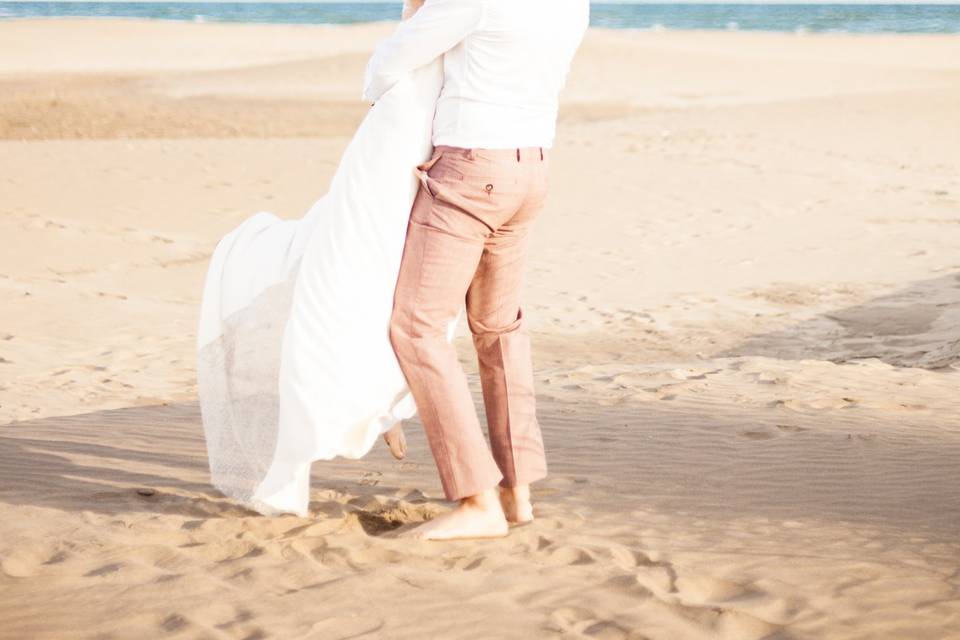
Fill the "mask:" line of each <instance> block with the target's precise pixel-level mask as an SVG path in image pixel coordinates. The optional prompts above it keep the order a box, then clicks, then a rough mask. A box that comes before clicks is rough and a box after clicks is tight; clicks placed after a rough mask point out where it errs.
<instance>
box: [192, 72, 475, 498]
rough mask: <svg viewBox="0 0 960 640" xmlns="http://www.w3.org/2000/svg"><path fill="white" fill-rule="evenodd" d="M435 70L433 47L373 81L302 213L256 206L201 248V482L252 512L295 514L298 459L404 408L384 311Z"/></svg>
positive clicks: (438, 79) (350, 450) (354, 443)
mask: <svg viewBox="0 0 960 640" xmlns="http://www.w3.org/2000/svg"><path fill="white" fill-rule="evenodd" d="M442 80H443V73H442V62H441V60H440V59H437V60H435V61H433V62H431V63H429V64H427V65H426V66H423V67H421V68H419V69H417V70H415V71H413V72H412V73H410V74H408V75H407V77H405V78H404V79H403V80H401V81H400V82H398V83H397V84H396V85H394V86H393V87H392V88H391V89H390V90H389V91H387V92H386V93H385V94H384V95H383V96H382V97H381V98H380V99H379V100H378V101H377V103H376V104H375V105H374V106H373V107H372V108H371V109H370V111H369V113H368V114H367V116H366V118H365V119H364V120H363V122H362V123H361V125H360V127H359V129H358V130H357V132H356V134H355V135H354V137H353V139H352V140H351V141H350V144H349V145H348V147H347V149H346V151H345V152H344V154H343V157H342V158H341V160H340V164H339V166H338V168H337V171H336V173H335V175H334V177H333V180H332V181H331V184H330V188H329V191H328V192H327V194H326V195H324V196H323V197H322V198H320V199H319V200H317V201H316V202H315V203H314V205H313V206H312V207H311V208H310V210H309V211H308V212H307V213H306V215H304V216H303V217H302V218H300V219H296V220H281V219H279V218H278V217H277V216H275V215H273V214H272V213H269V212H259V213H257V214H255V215H253V216H252V217H250V218H249V219H247V220H246V221H244V222H243V223H242V224H241V225H240V226H239V227H237V228H236V229H234V230H233V231H231V232H230V233H228V234H227V235H226V236H225V237H223V239H221V240H220V242H219V243H218V244H217V246H216V248H215V250H214V252H213V255H212V257H211V260H210V265H209V268H208V271H207V275H206V282H205V285H204V291H203V300H202V303H201V310H200V320H199V326H198V336H197V349H198V384H199V395H200V408H201V414H202V418H203V428H204V435H205V438H206V444H207V453H208V459H209V464H210V474H211V482H212V484H213V485H214V486H215V487H216V488H217V489H219V490H220V491H222V492H223V493H224V494H225V495H226V496H228V497H230V498H232V499H234V500H236V501H238V502H240V503H242V504H244V505H246V506H247V507H249V508H251V509H253V510H255V511H258V512H260V513H262V514H265V515H275V514H280V513H295V514H298V515H301V516H303V515H306V514H307V513H308V504H309V494H310V471H311V463H312V462H314V461H316V460H325V459H332V458H334V457H336V456H342V457H345V458H360V457H362V456H364V455H365V454H366V453H368V452H369V450H370V449H371V448H372V446H373V445H374V443H375V442H376V440H377V438H378V436H380V435H381V434H382V433H384V432H385V431H387V430H389V429H390V428H391V427H392V426H393V425H395V424H396V423H397V421H399V420H401V419H403V418H408V417H411V416H413V415H414V413H415V412H416V406H415V404H414V402H413V399H412V397H411V395H410V393H409V390H408V388H407V385H406V381H405V379H404V376H403V374H402V372H401V370H400V368H399V366H398V364H397V359H396V356H395V354H394V351H393V348H392V346H391V344H390V339H389V322H390V315H391V309H392V304H393V296H394V288H395V286H396V281H397V274H398V271H399V266H400V259H401V255H402V252H403V245H404V239H405V234H406V228H407V221H408V218H409V215H410V209H411V206H412V203H413V200H414V196H415V195H416V191H417V185H418V182H417V178H416V175H415V168H416V167H417V165H418V164H420V163H422V162H423V161H424V160H425V159H426V158H428V157H429V156H430V154H431V150H432V147H431V144H430V138H431V122H432V119H433V115H434V110H435V108H436V101H437V97H438V95H439V92H440V87H441V84H442ZM318 117H321V116H320V115H319V114H318ZM458 319H459V314H458V315H457V317H456V318H453V319H451V321H450V324H449V326H448V330H447V339H448V340H451V339H452V337H453V332H454V329H455V325H456V322H457V320H458Z"/></svg>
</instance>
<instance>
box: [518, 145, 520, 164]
mask: <svg viewBox="0 0 960 640" xmlns="http://www.w3.org/2000/svg"><path fill="white" fill-rule="evenodd" d="M517 162H520V147H517Z"/></svg>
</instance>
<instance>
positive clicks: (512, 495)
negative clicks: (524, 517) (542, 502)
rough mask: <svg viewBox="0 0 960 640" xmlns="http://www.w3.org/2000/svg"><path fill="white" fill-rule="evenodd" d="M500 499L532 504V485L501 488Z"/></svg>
mask: <svg viewBox="0 0 960 640" xmlns="http://www.w3.org/2000/svg"><path fill="white" fill-rule="evenodd" d="M500 497H501V498H509V499H510V500H513V501H514V502H530V485H528V484H518V485H516V486H513V487H504V486H501V487H500Z"/></svg>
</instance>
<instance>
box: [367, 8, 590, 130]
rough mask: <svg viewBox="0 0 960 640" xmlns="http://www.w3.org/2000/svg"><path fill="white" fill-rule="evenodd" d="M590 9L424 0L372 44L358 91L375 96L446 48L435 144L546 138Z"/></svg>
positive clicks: (434, 122) (438, 102) (372, 99)
mask: <svg viewBox="0 0 960 640" xmlns="http://www.w3.org/2000/svg"><path fill="white" fill-rule="evenodd" d="M589 16H590V3H589V0H426V2H425V3H424V5H423V6H422V7H420V9H419V10H418V11H417V13H416V14H414V15H413V16H412V17H411V18H409V19H407V20H404V21H403V22H401V23H400V25H399V26H398V27H397V29H396V31H395V32H394V34H393V35H392V36H390V37H389V38H387V39H386V40H384V41H382V42H381V43H380V44H378V45H377V47H376V49H375V51H374V53H373V56H372V57H371V58H370V62H369V63H368V64H367V70H366V76H365V79H364V89H363V97H364V99H366V100H369V101H376V100H377V99H379V98H380V96H381V95H383V94H384V92H386V91H387V90H388V89H389V88H390V87H392V86H393V85H394V84H396V83H397V82H398V81H399V80H400V79H401V78H402V77H404V75H405V74H406V73H408V72H410V71H412V70H413V69H416V68H417V67H420V66H422V65H424V64H427V63H428V62H430V61H432V60H434V59H435V58H436V57H437V56H439V55H441V54H443V73H444V79H443V88H442V89H441V91H440V97H439V99H438V101H437V111H436V114H435V116H434V121H433V144H434V145H435V146H436V145H451V146H456V147H466V148H481V149H503V148H511V147H537V146H539V147H551V146H552V145H553V138H554V134H555V130H556V123H557V107H558V96H559V93H560V90H561V89H562V88H563V85H564V83H565V82H566V77H567V72H568V71H569V68H570V62H571V60H572V59H573V56H574V54H575V53H576V50H577V48H578V47H579V46H580V42H581V40H582V39H583V35H584V33H585V32H586V29H587V25H588V22H589Z"/></svg>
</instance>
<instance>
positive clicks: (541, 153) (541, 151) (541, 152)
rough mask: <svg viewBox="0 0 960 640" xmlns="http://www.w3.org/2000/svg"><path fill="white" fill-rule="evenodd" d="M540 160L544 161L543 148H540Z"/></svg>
mask: <svg viewBox="0 0 960 640" xmlns="http://www.w3.org/2000/svg"><path fill="white" fill-rule="evenodd" d="M540 159H541V160H543V147H540Z"/></svg>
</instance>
